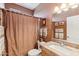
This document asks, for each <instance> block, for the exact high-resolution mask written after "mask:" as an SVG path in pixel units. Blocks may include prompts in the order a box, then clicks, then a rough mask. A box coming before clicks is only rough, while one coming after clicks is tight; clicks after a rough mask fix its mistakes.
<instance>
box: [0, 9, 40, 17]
mask: <svg viewBox="0 0 79 59" xmlns="http://www.w3.org/2000/svg"><path fill="white" fill-rule="evenodd" d="M0 10H2V11H4V10H6V11H8V12H13V13H16V14H20V15H25V16H29V17H34V16H32V15H27V14H25V13H22V12H16V11H11V10H9V9H4V8H0ZM34 18H40V17H34Z"/></svg>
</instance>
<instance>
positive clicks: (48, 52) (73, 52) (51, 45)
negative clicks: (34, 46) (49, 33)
mask: <svg viewBox="0 0 79 59" xmlns="http://www.w3.org/2000/svg"><path fill="white" fill-rule="evenodd" d="M40 47H41V50H42V52H41V55H42V56H79V49H76V48H73V47H70V46H66V45H60V44H58V43H56V42H53V41H49V42H40Z"/></svg>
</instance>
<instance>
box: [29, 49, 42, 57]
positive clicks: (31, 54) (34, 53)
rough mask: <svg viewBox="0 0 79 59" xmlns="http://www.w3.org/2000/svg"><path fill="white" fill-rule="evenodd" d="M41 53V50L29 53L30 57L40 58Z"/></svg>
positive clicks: (33, 50)
mask: <svg viewBox="0 0 79 59" xmlns="http://www.w3.org/2000/svg"><path fill="white" fill-rule="evenodd" d="M40 53H41V50H38V49H32V50H30V51H29V52H28V56H39V55H40Z"/></svg>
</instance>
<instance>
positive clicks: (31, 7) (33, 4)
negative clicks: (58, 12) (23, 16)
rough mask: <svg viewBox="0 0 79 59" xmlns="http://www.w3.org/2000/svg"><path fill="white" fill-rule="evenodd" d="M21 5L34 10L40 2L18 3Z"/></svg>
mask: <svg viewBox="0 0 79 59" xmlns="http://www.w3.org/2000/svg"><path fill="white" fill-rule="evenodd" d="M17 4H18V5H20V6H23V7H25V8H28V9H30V10H34V9H35V8H36V7H37V6H38V5H39V4H40V3H17Z"/></svg>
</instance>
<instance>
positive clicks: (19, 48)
mask: <svg viewBox="0 0 79 59" xmlns="http://www.w3.org/2000/svg"><path fill="white" fill-rule="evenodd" d="M3 14H4V26H5V39H6V44H7V52H8V55H10V56H11V55H17V56H18V55H25V54H27V52H28V51H29V50H30V49H33V48H34V46H35V44H36V41H37V35H38V32H37V26H38V20H37V18H34V17H30V16H26V15H21V14H17V13H14V12H10V11H3Z"/></svg>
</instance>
